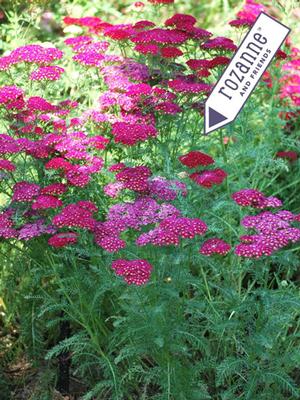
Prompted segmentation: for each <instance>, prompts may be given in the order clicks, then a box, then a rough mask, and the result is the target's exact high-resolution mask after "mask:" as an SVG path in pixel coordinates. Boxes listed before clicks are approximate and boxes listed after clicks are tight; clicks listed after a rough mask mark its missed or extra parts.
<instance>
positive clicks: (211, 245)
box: [199, 238, 231, 256]
mask: <svg viewBox="0 0 300 400" xmlns="http://www.w3.org/2000/svg"><path fill="white" fill-rule="evenodd" d="M230 249H231V246H230V245H229V244H228V243H227V242H225V241H224V240H222V239H218V238H212V239H208V240H206V241H205V242H204V243H203V244H202V246H201V248H200V250H199V253H200V254H203V255H205V256H211V255H212V254H220V255H222V256H225V255H226V254H227V253H229V251H230Z"/></svg>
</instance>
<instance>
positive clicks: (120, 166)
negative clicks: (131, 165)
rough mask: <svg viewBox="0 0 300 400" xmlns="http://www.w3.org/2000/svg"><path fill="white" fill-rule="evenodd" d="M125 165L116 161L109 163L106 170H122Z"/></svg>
mask: <svg viewBox="0 0 300 400" xmlns="http://www.w3.org/2000/svg"><path fill="white" fill-rule="evenodd" d="M125 167H126V165H125V164H124V163H122V162H120V163H117V164H113V165H111V166H110V167H109V168H108V170H109V171H111V172H119V171H122V169H124V168H125Z"/></svg>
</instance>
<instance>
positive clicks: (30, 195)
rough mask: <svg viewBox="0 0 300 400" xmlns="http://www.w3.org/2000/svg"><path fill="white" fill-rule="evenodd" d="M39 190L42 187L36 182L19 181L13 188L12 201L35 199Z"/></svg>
mask: <svg viewBox="0 0 300 400" xmlns="http://www.w3.org/2000/svg"><path fill="white" fill-rule="evenodd" d="M39 192H40V187H39V185H36V184H35V183H29V182H25V181H23V182H17V183H16V184H15V186H14V188H13V193H14V194H13V196H12V201H20V202H23V201H33V200H34V199H35V198H36V197H37V196H38V194H39Z"/></svg>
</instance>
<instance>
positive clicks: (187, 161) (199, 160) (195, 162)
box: [178, 150, 215, 168]
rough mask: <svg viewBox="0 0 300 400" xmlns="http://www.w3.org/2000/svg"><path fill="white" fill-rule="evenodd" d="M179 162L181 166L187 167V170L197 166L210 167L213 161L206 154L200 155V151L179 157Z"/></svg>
mask: <svg viewBox="0 0 300 400" xmlns="http://www.w3.org/2000/svg"><path fill="white" fill-rule="evenodd" d="M178 159H179V161H180V162H181V164H183V165H185V166H187V167H188V168H196V167H198V166H199V165H202V166H206V165H211V164H213V163H214V162H215V160H214V159H213V158H212V157H211V156H209V155H208V154H205V153H201V151H197V150H195V151H190V152H189V153H187V154H185V155H183V156H180V157H179V158H178Z"/></svg>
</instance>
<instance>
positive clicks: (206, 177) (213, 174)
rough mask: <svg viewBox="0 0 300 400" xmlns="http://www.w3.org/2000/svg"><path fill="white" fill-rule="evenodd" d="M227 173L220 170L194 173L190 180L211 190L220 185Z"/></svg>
mask: <svg viewBox="0 0 300 400" xmlns="http://www.w3.org/2000/svg"><path fill="white" fill-rule="evenodd" d="M226 176H227V173H226V172H225V171H224V170H222V169H220V168H216V169H212V170H204V171H201V172H194V173H193V174H191V175H190V178H191V179H192V180H193V181H194V182H196V183H197V184H198V185H200V186H203V187H206V188H211V187H212V186H213V185H220V184H221V183H222V182H223V181H224V179H225V178H226Z"/></svg>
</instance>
